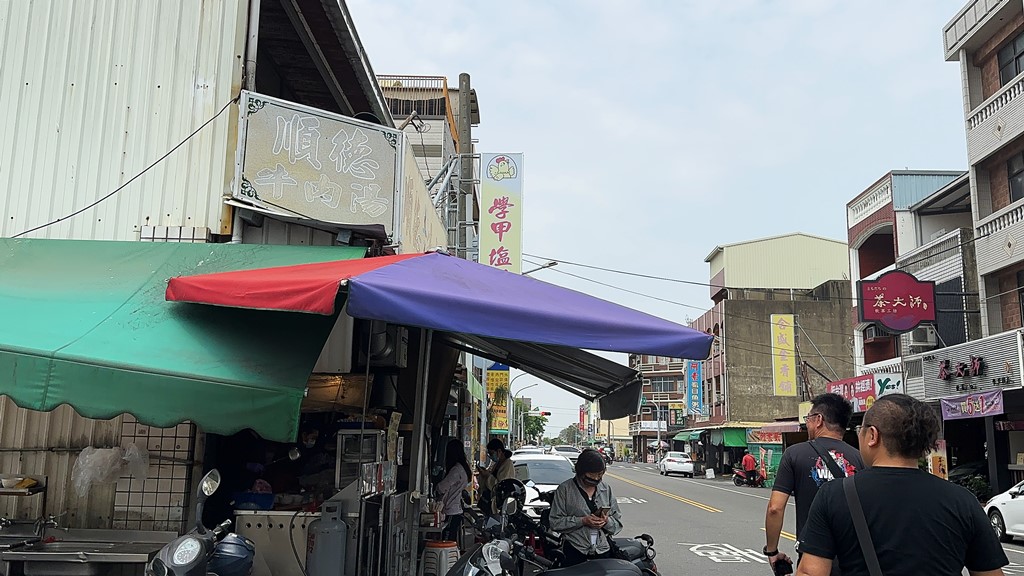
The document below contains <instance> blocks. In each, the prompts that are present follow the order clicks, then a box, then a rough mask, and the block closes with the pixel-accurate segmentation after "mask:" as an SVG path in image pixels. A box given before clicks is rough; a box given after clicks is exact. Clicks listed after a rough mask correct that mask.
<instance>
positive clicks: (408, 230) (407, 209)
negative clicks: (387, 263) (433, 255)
mask: <svg viewBox="0 0 1024 576" xmlns="http://www.w3.org/2000/svg"><path fill="white" fill-rule="evenodd" d="M406 144H407V145H406V146H405V168H404V170H403V181H404V185H403V186H402V204H401V216H400V220H401V225H400V226H399V228H398V230H399V236H398V238H397V242H395V243H397V244H398V248H397V249H396V251H397V252H398V253H399V254H422V253H424V252H429V251H431V250H436V249H437V248H447V246H448V229H447V227H446V226H445V224H444V222H442V221H441V216H440V215H439V214H438V213H437V210H435V209H434V203H433V202H432V201H431V200H430V192H429V191H428V190H427V184H426V183H425V182H424V181H423V176H421V175H420V169H419V166H418V165H417V164H416V155H415V154H414V153H413V151H412V146H410V145H408V144H409V141H408V140H406Z"/></svg>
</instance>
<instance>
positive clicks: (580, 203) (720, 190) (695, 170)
mask: <svg viewBox="0 0 1024 576" xmlns="http://www.w3.org/2000/svg"><path fill="white" fill-rule="evenodd" d="M347 2H348V5H349V8H350V10H351V11H352V14H353V17H354V19H355V24H356V28H357V30H358V32H359V35H360V37H361V39H362V42H363V45H364V46H365V48H366V52H367V54H368V56H369V58H370V62H371V64H372V65H373V69H374V72H375V73H377V74H410V75H444V76H447V77H448V78H449V84H450V85H455V86H457V85H458V75H459V73H460V72H468V73H469V74H471V76H472V84H473V87H474V88H475V89H476V91H477V94H478V96H479V101H480V115H481V123H480V126H479V127H478V128H476V129H475V131H474V138H475V139H477V140H479V142H480V144H479V146H480V149H481V150H482V151H484V152H522V153H524V154H525V160H524V167H523V174H524V181H525V207H524V218H525V222H524V240H523V242H524V249H525V252H526V253H528V254H533V255H536V256H537V257H535V258H532V259H533V260H535V261H543V260H544V258H555V259H560V260H567V261H573V262H581V263H586V264H593V265H597V266H602V267H607V268H614V269H619V270H625V271H631V272H637V273H642V274H655V275H661V276H669V277H673V278H678V279H685V280H696V281H700V282H707V280H708V265H707V264H706V263H705V262H704V258H705V257H706V256H707V255H708V253H710V252H711V250H712V249H713V248H714V247H715V246H716V245H718V244H725V243H731V242H738V241H744V240H751V239H755V238H759V237H764V236H772V235H777V234H785V233H790V232H797V231H799V232H807V233H810V234H816V235H820V236H826V237H829V238H836V239H839V240H844V241H845V233H846V214H845V205H846V203H847V202H848V201H849V200H850V199H852V198H853V197H854V196H855V195H857V194H858V193H860V192H862V191H863V190H865V189H866V188H867V187H868V186H870V185H871V184H872V183H873V182H874V181H876V180H877V179H879V178H880V177H882V176H883V175H884V174H885V173H886V172H887V171H889V170H902V169H907V168H909V169H941V170H964V169H966V165H967V160H966V148H965V137H964V123H963V121H964V118H963V103H962V98H961V90H960V67H959V64H957V63H955V62H945V61H944V59H943V49H942V28H943V26H944V25H945V24H946V23H947V22H948V21H949V20H950V19H951V18H952V17H953V16H954V15H955V14H956V13H957V11H959V10H960V8H962V7H963V5H964V0H920V1H901V0H885V1H869V0H858V1H857V2H839V1H827V0H805V1H795V0H794V1H742V0H730V1H728V2H707V1H700V2H698V1H690V0H671V1H670V0H661V1H635V2H628V3H627V2H612V1H610V0H606V1H594V0H591V1H574V2H570V1H562V0H560V1H557V2H552V1H549V0H544V1H540V0H535V1H529V0H515V1H514V2H493V1H479V0H476V1H470V0H465V1H444V0H435V1H430V2H402V1H389V0H347ZM533 267H534V266H531V265H530V264H529V263H524V264H523V269H524V270H528V269H530V268H533ZM566 273H572V274H576V275H579V276H584V277H586V278H589V279H591V280H596V281H598V282H603V283H606V284H612V285H614V286H618V287H620V288H623V289H626V290H630V291H633V292H639V293H642V294H646V295H650V296H655V297H657V298H661V299H664V300H670V301H673V302H677V303H681V304H686V305H688V306H680V305H677V304H671V303H667V302H663V301H658V300H654V299H651V298H647V297H644V296H640V295H636V294H630V293H627V292H624V291H622V290H617V289H613V288H609V287H605V286H601V285H598V284H595V283H593V282H590V281H586V280H582V279H578V278H574V277H571V276H568V275H567V274H566ZM535 276H536V277H537V278H540V279H542V280H546V281H549V282H553V283H556V284H560V285H563V286H567V287H570V288H574V289H577V290H580V291H583V292H587V293H589V294H593V295H595V296H598V297H601V298H604V299H607V300H611V301H614V302H618V303H620V304H623V305H626V306H630V307H633V308H637V309H640V310H643V311H646V312H649V313H652V314H655V315H658V316H661V317H664V318H667V319H670V320H674V321H677V322H680V323H683V322H685V320H686V319H687V317H691V318H695V317H697V316H699V315H700V312H701V311H702V310H704V309H706V308H707V307H709V306H710V304H711V302H710V299H709V296H708V289H707V288H705V287H695V286H686V285H681V284H672V283H667V282H659V281H655V280H649V279H642V278H635V277H630V276H623V275H617V274H611V273H605V272H599V271H594V270H588V269H583V268H578V267H574V266H569V265H561V264H560V265H559V266H557V267H555V268H552V269H549V270H543V271H540V272H537V273H535ZM609 357H611V358H614V359H616V360H617V361H621V362H623V363H624V362H625V361H626V358H625V356H624V355H621V354H620V355H609ZM513 375H515V372H514V373H513ZM534 381H536V380H535V379H533V377H532V376H528V375H527V376H523V377H522V378H519V379H518V380H517V381H516V382H515V383H514V385H513V391H514V392H515V391H518V390H519V389H520V388H521V387H524V386H527V385H529V384H531V383H533V382H534ZM525 395H526V396H530V397H533V398H534V403H535V404H540V405H541V406H542V407H543V409H545V410H549V409H550V410H551V411H552V412H553V416H552V418H551V419H550V420H551V421H550V426H549V429H548V431H549V433H555V432H557V431H558V430H560V429H562V428H564V427H565V426H567V425H569V424H571V423H573V422H576V421H577V419H578V415H577V410H578V406H579V404H580V399H579V398H578V397H576V396H573V395H571V394H569V393H566V392H562V391H561V390H558V389H557V388H555V387H553V386H551V385H548V384H546V383H542V384H540V385H538V386H536V387H534V388H531V389H530V390H528V391H527V392H526V393H525Z"/></svg>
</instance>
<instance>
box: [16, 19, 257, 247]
mask: <svg viewBox="0 0 1024 576" xmlns="http://www.w3.org/2000/svg"><path fill="white" fill-rule="evenodd" d="M0 10H6V13H5V14H2V15H0V21H3V22H4V29H5V30H7V31H8V34H7V35H6V37H4V38H2V39H0V71H2V72H0V107H2V108H3V109H4V110H7V111H9V112H11V111H16V112H11V113H8V114H4V115H3V117H2V118H0V214H3V215H4V218H3V219H2V220H0V236H13V235H15V234H18V233H20V232H23V231H25V230H27V229H29V228H32V227H34V226H38V225H40V224H44V223H47V222H50V221H52V220H56V219H58V218H61V217H64V216H66V215H68V214H69V213H71V212H73V211H75V210H77V209H79V208H82V207H84V206H86V205H88V204H89V203H91V202H93V201H95V200H97V199H99V198H100V197H102V196H104V195H106V194H108V193H110V192H111V191H113V190H115V189H116V188H118V187H119V186H120V185H122V184H124V183H125V182H127V181H128V180H129V179H131V178H132V177H133V176H134V175H136V174H137V173H139V172H141V171H142V170H143V169H144V168H145V167H146V166H148V165H149V164H151V163H152V162H154V161H155V160H157V159H158V158H160V156H162V155H163V154H165V153H166V152H167V151H168V150H170V149H171V148H173V147H174V146H175V145H176V144H178V143H179V142H180V141H181V140H183V139H185V138H186V137H187V136H188V135H189V134H190V133H191V132H192V131H193V130H195V129H196V128H198V127H199V126H200V125H201V124H202V123H203V122H205V121H206V120H208V119H210V118H212V117H213V116H214V115H215V114H216V113H217V111H218V110H220V109H221V107H223V106H224V105H225V104H226V103H227V102H228V101H229V100H231V99H232V98H233V97H234V96H235V95H237V94H238V92H239V89H240V87H241V78H242V60H243V58H242V52H243V49H244V45H245V24H246V19H247V2H246V1H245V0H221V1H218V2H200V1H198V0H190V1H183V2H134V1H129V0H120V1H108V2H62V1H57V0H51V1H49V2H4V3H0ZM233 108H234V107H232V109H231V110H228V111H226V112H225V113H224V114H223V115H222V116H221V117H220V118H219V119H218V120H217V121H215V122H213V123H212V124H211V125H209V126H207V127H206V128H205V129H204V130H203V131H202V132H200V133H199V134H198V135H197V136H196V137H194V138H192V139H191V140H190V141H189V142H188V143H187V144H185V145H184V146H182V147H181V148H180V149H178V150H177V151H176V152H174V153H173V154H171V155H170V156H169V157H168V158H167V159H166V160H164V161H162V162H160V163H159V164H157V165H156V166H155V167H154V168H153V169H152V170H150V171H149V172H147V173H146V174H145V175H144V176H142V177H140V178H139V179H138V180H136V181H135V182H133V183H132V184H131V185H129V186H128V187H126V188H125V189H124V190H122V191H121V192H119V193H118V194H116V195H114V196H113V197H111V198H110V199H109V200H106V201H105V202H103V203H102V204H100V205H99V206H97V207H96V208H93V209H90V210H88V211H86V212H84V213H82V214H81V215H79V216H76V217H75V218H72V219H70V220H68V221H66V222H62V223H60V224H55V225H53V226H50V227H48V228H45V229H43V230H41V231H39V232H38V233H34V234H32V236H35V237H46V238H77V239H107V240H135V239H138V235H139V233H140V231H141V228H142V227H143V226H146V225H149V226H190V227H192V226H194V227H208V228H210V229H211V230H212V231H214V232H215V233H220V232H225V231H226V228H227V226H228V225H229V224H230V222H227V221H223V220H222V218H223V216H222V213H224V208H223V206H222V204H221V202H220V197H221V196H222V195H223V194H224V193H225V192H226V191H227V189H228V185H229V184H230V180H231V178H232V175H233V164H234V143H235V139H236V117H237V112H236V110H234V109H233Z"/></svg>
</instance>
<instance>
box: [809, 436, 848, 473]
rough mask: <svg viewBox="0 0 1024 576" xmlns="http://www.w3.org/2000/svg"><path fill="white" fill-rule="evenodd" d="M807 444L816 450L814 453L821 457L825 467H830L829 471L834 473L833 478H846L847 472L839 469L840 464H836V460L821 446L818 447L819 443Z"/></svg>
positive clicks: (811, 441) (811, 442) (812, 441)
mask: <svg viewBox="0 0 1024 576" xmlns="http://www.w3.org/2000/svg"><path fill="white" fill-rule="evenodd" d="M807 443H808V444H810V445H811V448H814V451H815V452H817V453H818V456H820V457H821V460H822V461H823V462H824V463H825V466H828V471H829V472H831V473H832V478H846V472H844V471H843V469H842V468H840V467H839V463H837V462H836V459H835V458H833V457H832V455H831V454H829V453H828V452H826V451H825V450H822V449H821V446H818V443H817V442H815V441H814V440H810V441H808V442H807Z"/></svg>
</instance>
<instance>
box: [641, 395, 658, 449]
mask: <svg viewBox="0 0 1024 576" xmlns="http://www.w3.org/2000/svg"><path fill="white" fill-rule="evenodd" d="M644 401H645V402H650V403H651V404H654V407H655V408H656V409H657V410H658V411H657V413H656V414H655V416H654V427H655V428H657V430H658V444H657V446H656V447H655V454H657V453H659V452H661V402H660V401H658V400H654V399H653V398H652V399H651V400H648V399H647V398H644Z"/></svg>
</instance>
